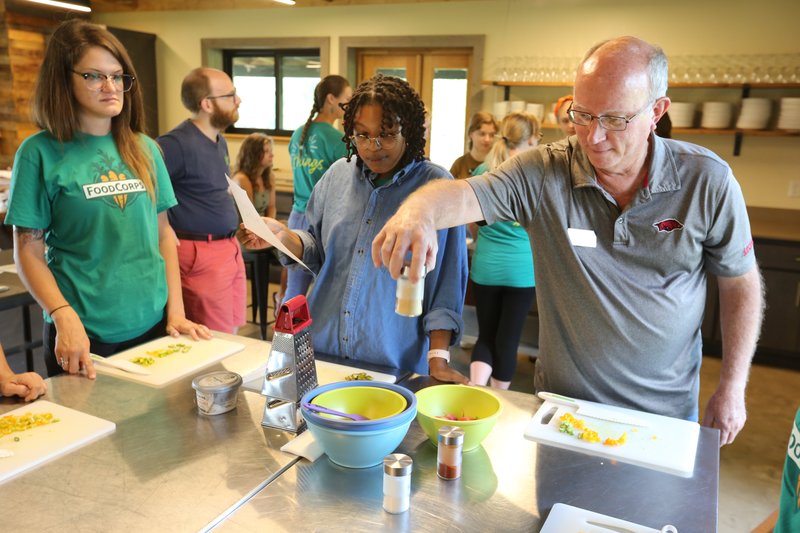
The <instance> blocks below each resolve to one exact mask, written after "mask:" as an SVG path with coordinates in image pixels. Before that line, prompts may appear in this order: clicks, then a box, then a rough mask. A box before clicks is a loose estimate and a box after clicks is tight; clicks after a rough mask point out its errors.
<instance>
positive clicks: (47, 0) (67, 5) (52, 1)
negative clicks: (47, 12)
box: [28, 0, 92, 13]
mask: <svg viewBox="0 0 800 533" xmlns="http://www.w3.org/2000/svg"><path fill="white" fill-rule="evenodd" d="M28 2H33V3H34V4H43V5H46V6H51V7H59V8H61V9H69V10H71V11H82V12H83V13H91V12H92V8H91V7H89V6H85V5H81V4H74V3H71V2H59V1H58V0H28Z"/></svg>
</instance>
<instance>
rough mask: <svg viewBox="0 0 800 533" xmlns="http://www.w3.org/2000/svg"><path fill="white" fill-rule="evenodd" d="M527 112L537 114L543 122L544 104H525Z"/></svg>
mask: <svg viewBox="0 0 800 533" xmlns="http://www.w3.org/2000/svg"><path fill="white" fill-rule="evenodd" d="M525 112H526V113H529V114H531V115H533V116H535V117H536V118H538V119H539V122H541V121H542V119H544V104H528V105H526V106H525Z"/></svg>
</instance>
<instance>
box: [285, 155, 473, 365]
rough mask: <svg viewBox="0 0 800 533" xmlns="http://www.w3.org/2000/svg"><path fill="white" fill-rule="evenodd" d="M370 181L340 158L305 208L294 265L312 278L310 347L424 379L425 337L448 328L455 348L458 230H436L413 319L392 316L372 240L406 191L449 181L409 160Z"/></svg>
mask: <svg viewBox="0 0 800 533" xmlns="http://www.w3.org/2000/svg"><path fill="white" fill-rule="evenodd" d="M374 177H375V175H374V174H372V173H371V172H369V171H368V170H366V169H364V170H362V169H361V168H359V166H358V165H357V164H356V159H355V158H353V160H352V161H350V162H349V163H348V162H347V161H346V160H345V159H340V160H339V161H337V162H336V163H334V164H333V165H332V166H331V167H330V169H328V171H327V172H326V173H325V175H324V176H323V177H322V179H321V180H320V182H319V183H318V184H317V186H316V187H315V188H314V191H313V192H312V194H311V198H310V200H309V202H308V206H307V209H306V218H307V220H308V229H307V230H306V231H300V232H298V234H299V236H300V239H301V240H302V243H303V257H302V260H303V262H304V263H305V264H306V265H308V267H309V268H311V270H313V271H314V272H315V273H316V274H317V278H316V282H315V284H314V286H313V287H312V289H311V293H310V295H309V298H308V302H309V308H310V311H311V317H312V320H313V324H312V326H311V333H312V340H313V345H314V349H315V351H316V352H317V353H326V354H330V355H337V356H341V357H345V358H352V359H357V360H360V361H366V362H370V363H375V364H381V365H386V366H391V367H393V368H400V369H403V370H407V371H413V372H417V373H421V374H427V373H428V361H427V352H428V346H429V339H428V334H429V333H430V332H431V331H433V330H450V331H452V337H451V340H450V342H451V344H455V343H456V342H458V340H459V339H460V337H461V334H462V331H463V329H464V323H463V320H462V318H461V312H462V310H463V307H464V295H465V293H466V286H467V249H466V241H465V230H464V227H463V226H459V227H455V228H450V229H443V230H439V231H438V232H437V236H438V242H439V250H438V252H437V257H436V267H435V268H434V269H433V270H432V271H431V272H429V273H428V274H427V276H426V277H425V296H424V299H423V311H422V315H421V316H419V317H415V318H408V317H403V316H400V315H398V314H396V313H395V312H394V306H395V290H396V281H395V280H393V279H392V277H391V276H390V275H389V272H388V270H387V269H386V268H385V267H380V268H375V267H374V266H373V264H372V255H371V250H372V240H373V239H374V238H375V236H376V235H377V234H378V232H380V230H381V229H382V228H383V226H384V224H385V223H386V222H387V221H388V220H389V218H390V217H391V216H392V215H394V213H395V212H396V211H397V208H398V207H399V206H400V204H401V203H402V202H403V201H404V200H405V199H406V198H407V197H408V196H409V195H410V194H411V193H412V192H414V191H415V190H416V189H418V188H419V187H421V186H423V185H424V184H425V183H427V182H429V181H431V180H434V179H452V176H450V173H449V172H447V170H445V169H444V168H442V167H440V166H438V165H436V164H434V163H431V162H430V161H415V162H412V163H409V164H408V165H407V166H405V167H404V168H403V169H401V170H400V171H398V172H397V173H396V174H395V175H394V176H393V178H392V180H391V181H389V182H388V183H386V184H384V185H381V186H379V187H375V186H374V184H373V183H374V182H373V178H374ZM283 261H284V262H286V258H285V257H284V258H283ZM290 266H291V267H292V268H301V267H299V266H298V265H294V264H291V265H290Z"/></svg>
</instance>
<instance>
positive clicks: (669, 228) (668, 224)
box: [653, 218, 683, 233]
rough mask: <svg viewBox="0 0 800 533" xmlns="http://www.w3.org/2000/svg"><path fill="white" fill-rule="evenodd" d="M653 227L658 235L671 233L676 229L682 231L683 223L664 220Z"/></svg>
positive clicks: (672, 219)
mask: <svg viewBox="0 0 800 533" xmlns="http://www.w3.org/2000/svg"><path fill="white" fill-rule="evenodd" d="M653 227H654V228H656V229H657V230H658V232H659V233H661V232H667V233H672V232H673V231H675V230H676V229H683V223H681V222H678V221H677V220H675V219H674V218H665V219H664V220H661V221H659V222H655V223H653Z"/></svg>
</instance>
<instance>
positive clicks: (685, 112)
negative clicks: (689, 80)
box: [667, 102, 696, 128]
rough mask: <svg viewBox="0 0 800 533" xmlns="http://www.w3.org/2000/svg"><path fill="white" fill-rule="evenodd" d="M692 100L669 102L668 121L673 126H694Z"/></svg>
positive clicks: (693, 105) (693, 104)
mask: <svg viewBox="0 0 800 533" xmlns="http://www.w3.org/2000/svg"><path fill="white" fill-rule="evenodd" d="M695 107H696V106H695V103H694V102H672V103H670V104H669V110H668V111H667V114H668V115H669V119H670V121H672V127H673V128H691V127H692V126H694V110H695Z"/></svg>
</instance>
